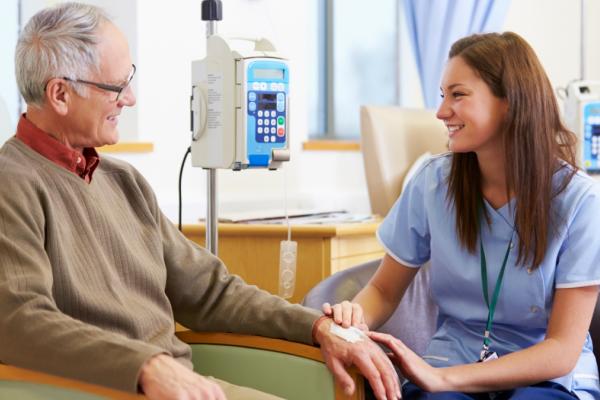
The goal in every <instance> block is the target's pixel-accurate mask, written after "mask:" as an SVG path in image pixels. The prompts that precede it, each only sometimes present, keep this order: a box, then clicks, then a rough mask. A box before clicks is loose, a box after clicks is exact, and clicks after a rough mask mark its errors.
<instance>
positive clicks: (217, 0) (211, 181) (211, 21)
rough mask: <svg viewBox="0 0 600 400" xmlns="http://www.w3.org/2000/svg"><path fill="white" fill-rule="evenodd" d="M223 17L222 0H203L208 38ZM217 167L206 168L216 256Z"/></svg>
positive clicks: (210, 245) (209, 232) (209, 243)
mask: <svg viewBox="0 0 600 400" xmlns="http://www.w3.org/2000/svg"><path fill="white" fill-rule="evenodd" d="M222 19H223V6H222V3H221V0H202V21H206V38H207V39H208V38H209V37H211V36H212V35H215V34H216V33H217V21H221V20H222ZM217 214H218V212H217V169H216V168H206V245H205V247H206V248H207V249H208V251H210V252H211V253H212V254H214V255H215V256H216V255H217V253H218V251H219V243H218V240H219V220H218V217H217Z"/></svg>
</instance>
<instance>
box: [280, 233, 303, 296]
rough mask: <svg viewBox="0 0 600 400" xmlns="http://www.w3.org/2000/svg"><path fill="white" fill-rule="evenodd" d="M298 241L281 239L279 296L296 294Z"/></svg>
mask: <svg viewBox="0 0 600 400" xmlns="http://www.w3.org/2000/svg"><path fill="white" fill-rule="evenodd" d="M297 254H298V242H294V241H292V240H283V241H281V247H280V251H279V296H281V297H283V298H284V299H289V298H290V297H292V296H293V295H294V288H295V286H296V256H297Z"/></svg>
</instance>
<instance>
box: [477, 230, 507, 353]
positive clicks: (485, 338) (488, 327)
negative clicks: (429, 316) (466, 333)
mask: <svg viewBox="0 0 600 400" xmlns="http://www.w3.org/2000/svg"><path fill="white" fill-rule="evenodd" d="M480 234H481V233H480ZM511 247H512V237H511V238H510V242H508V246H507V247H506V253H505V254H504V261H502V268H500V272H499V273H498V279H497V280H496V287H495V288H494V295H493V297H492V303H491V304H490V301H489V296H488V279H487V263H486V261H485V251H483V241H482V240H481V238H480V239H479V250H480V252H481V285H482V287H483V297H484V299H485V304H486V305H487V306H488V318H487V324H486V326H485V332H484V334H483V348H484V349H485V350H487V349H489V347H490V343H491V342H492V341H491V339H490V333H491V332H492V321H494V312H495V311H496V303H497V302H498V297H499V295H500V287H501V286H502V278H503V277H504V270H505V268H506V262H507V261H508V253H510V248H511Z"/></svg>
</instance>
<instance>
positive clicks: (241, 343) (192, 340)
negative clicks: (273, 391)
mask: <svg viewBox="0 0 600 400" xmlns="http://www.w3.org/2000/svg"><path fill="white" fill-rule="evenodd" d="M175 334H176V335H177V337H179V339H181V340H183V341H184V342H186V343H188V344H215V345H224V346H237V347H247V348H251V349H259V350H269V351H275V352H279V353H285V354H290V355H293V356H297V357H302V358H307V359H310V360H315V361H318V362H322V363H325V360H324V359H323V355H322V354H321V351H320V350H319V348H318V347H314V346H309V345H306V344H302V343H296V342H290V341H287V340H282V339H271V338H267V337H263V336H252V335H240V334H236V333H223V332H217V333H214V332H193V331H190V330H185V331H180V332H176V333H175ZM348 373H349V374H350V376H351V377H352V380H354V383H355V384H356V390H355V391H354V395H352V396H347V395H346V394H345V393H344V391H343V389H342V388H341V387H339V385H337V384H336V385H335V399H336V400H360V399H364V397H365V388H364V379H363V377H362V375H361V374H360V372H359V371H358V370H357V369H356V368H354V367H352V368H350V369H349V370H348Z"/></svg>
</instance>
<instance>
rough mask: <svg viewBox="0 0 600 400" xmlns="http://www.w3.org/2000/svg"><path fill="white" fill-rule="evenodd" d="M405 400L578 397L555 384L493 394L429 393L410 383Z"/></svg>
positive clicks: (553, 399)
mask: <svg viewBox="0 0 600 400" xmlns="http://www.w3.org/2000/svg"><path fill="white" fill-rule="evenodd" d="M402 399H404V400H509V399H510V400H538V399H539V400H546V399H549V400H574V399H575V400H576V399H577V396H575V395H574V394H573V393H571V392H569V391H568V390H567V389H565V387H564V386H562V385H559V384H558V383H555V382H541V383H538V384H537V385H532V386H527V387H523V388H517V389H513V390H506V391H502V392H492V393H471V394H469V393H459V392H440V393H428V392H425V391H423V390H421V389H420V388H419V387H417V385H414V384H412V383H410V382H408V383H407V384H406V385H404V386H403V387H402Z"/></svg>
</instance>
